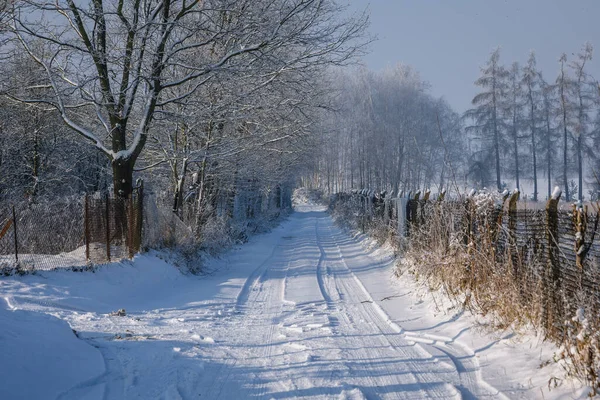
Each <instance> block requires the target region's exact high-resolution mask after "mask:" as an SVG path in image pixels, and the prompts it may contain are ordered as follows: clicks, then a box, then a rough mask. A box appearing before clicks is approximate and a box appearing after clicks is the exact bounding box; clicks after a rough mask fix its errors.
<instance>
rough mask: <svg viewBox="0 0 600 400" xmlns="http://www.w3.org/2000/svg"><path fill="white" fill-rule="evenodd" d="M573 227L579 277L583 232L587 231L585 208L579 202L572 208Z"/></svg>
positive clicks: (581, 270)
mask: <svg viewBox="0 0 600 400" xmlns="http://www.w3.org/2000/svg"><path fill="white" fill-rule="evenodd" d="M573 225H575V255H576V263H577V267H579V272H580V277H581V276H582V275H583V260H584V258H585V254H584V251H583V250H584V249H583V246H584V244H585V232H586V230H587V206H585V208H584V207H583V206H582V204H581V202H579V203H578V204H577V205H575V206H573Z"/></svg>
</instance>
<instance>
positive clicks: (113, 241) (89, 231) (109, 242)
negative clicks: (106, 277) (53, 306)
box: [0, 187, 144, 274]
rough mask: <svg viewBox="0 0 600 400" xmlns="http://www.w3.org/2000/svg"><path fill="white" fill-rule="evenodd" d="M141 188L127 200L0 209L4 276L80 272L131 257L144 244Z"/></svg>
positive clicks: (89, 198)
mask: <svg viewBox="0 0 600 400" xmlns="http://www.w3.org/2000/svg"><path fill="white" fill-rule="evenodd" d="M143 199H144V197H143V188H142V187H139V188H137V189H136V190H135V191H134V192H133V194H132V195H131V196H130V197H129V198H128V199H122V198H118V197H113V196H110V195H107V194H104V195H102V194H98V193H96V194H92V195H85V196H83V197H74V198H66V199H62V200H56V201H52V202H44V203H34V204H27V205H23V206H19V205H14V206H10V207H0V270H2V272H3V273H4V274H12V273H14V272H21V273H23V272H27V271H33V270H52V269H57V268H68V267H71V268H73V267H76V268H83V267H86V266H88V265H91V264H102V263H107V262H111V261H119V260H123V259H126V258H131V257H133V255H134V254H135V253H137V252H139V250H140V248H141V245H142V230H143V210H144V207H143V204H144V200H143Z"/></svg>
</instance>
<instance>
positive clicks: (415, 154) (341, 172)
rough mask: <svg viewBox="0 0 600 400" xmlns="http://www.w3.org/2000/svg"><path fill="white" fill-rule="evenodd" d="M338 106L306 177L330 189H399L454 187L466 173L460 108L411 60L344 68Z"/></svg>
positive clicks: (336, 96)
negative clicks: (436, 93) (432, 87)
mask: <svg viewBox="0 0 600 400" xmlns="http://www.w3.org/2000/svg"><path fill="white" fill-rule="evenodd" d="M334 80H335V81H336V83H337V85H336V87H337V91H336V92H335V93H334V100H333V104H334V107H336V110H337V113H336V114H335V115H334V116H335V117H334V118H330V119H328V120H326V122H325V124H323V125H322V127H321V130H322V132H323V143H322V144H323V145H322V147H321V153H319V154H318V155H317V156H316V157H315V163H314V169H313V171H314V172H313V173H312V174H311V175H309V176H307V178H306V181H307V182H306V184H307V185H311V184H312V185H316V186H319V187H321V188H323V189H325V190H326V191H328V192H330V193H331V192H338V191H347V190H350V189H353V188H374V189H380V190H388V191H394V192H397V193H399V192H401V191H408V190H412V189H415V188H422V187H434V186H435V187H439V188H442V187H448V186H449V185H450V184H451V183H452V182H454V181H456V180H457V179H460V178H461V177H457V176H455V174H457V173H458V172H457V171H464V169H465V160H464V159H463V157H462V156H463V154H464V144H465V143H466V138H465V137H464V135H463V123H462V120H461V116H460V115H459V114H458V113H456V112H455V111H453V110H452V108H451V107H450V106H449V105H448V103H447V102H446V101H445V100H443V99H437V98H434V97H433V96H432V95H430V94H429V93H428V84H427V83H425V82H424V81H422V80H421V78H420V76H419V74H418V73H417V72H416V71H415V70H413V69H412V68H410V67H408V66H405V65H397V66H395V67H392V68H389V69H387V70H385V71H383V72H380V73H375V72H372V71H368V70H366V69H359V70H356V71H355V72H354V73H348V74H337V75H336V78H335V79H334Z"/></svg>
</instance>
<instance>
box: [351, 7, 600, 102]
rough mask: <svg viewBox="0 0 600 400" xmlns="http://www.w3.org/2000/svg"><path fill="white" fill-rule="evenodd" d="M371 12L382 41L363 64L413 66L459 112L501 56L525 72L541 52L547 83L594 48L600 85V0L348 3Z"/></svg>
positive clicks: (595, 72) (373, 27) (375, 67)
mask: <svg viewBox="0 0 600 400" xmlns="http://www.w3.org/2000/svg"><path fill="white" fill-rule="evenodd" d="M348 1H349V2H350V4H351V8H353V9H364V8H365V7H369V8H370V10H371V32H372V33H373V34H375V35H377V36H378V37H379V40H378V41H377V42H375V43H374V44H373V45H372V51H371V53H370V54H369V55H367V56H366V57H365V59H364V61H365V63H366V65H367V66H368V67H369V68H371V69H373V70H379V69H382V68H384V67H385V66H386V65H392V64H396V63H398V62H402V63H404V64H409V65H411V66H413V67H414V68H415V69H416V70H417V71H419V72H420V74H421V77H422V78H423V79H424V80H426V81H428V82H429V83H430V84H431V85H432V89H431V92H432V94H434V95H436V96H444V97H445V98H446V99H447V100H448V101H449V102H450V104H451V105H452V106H453V107H454V108H455V109H456V110H457V111H460V112H462V111H465V110H466V109H467V108H469V107H470V101H471V99H472V98H473V96H474V95H475V94H476V93H477V89H476V87H475V86H474V85H473V82H474V81H475V79H477V77H478V76H479V67H480V66H482V65H484V64H485V62H486V60H487V58H488V56H489V54H490V52H491V51H492V50H493V49H494V48H495V47H496V46H500V47H501V48H502V53H501V59H502V61H503V62H504V63H505V64H506V65H507V66H508V65H510V64H511V63H512V62H513V61H518V62H519V63H521V64H523V63H525V62H526V61H527V58H528V55H529V51H530V50H535V51H536V55H537V59H538V66H539V67H540V68H541V69H542V70H543V72H544V76H545V78H546V79H547V80H552V81H554V79H555V78H556V75H557V72H558V58H559V57H560V54H561V53H563V52H565V53H567V55H568V56H569V58H570V59H571V58H572V57H573V56H572V53H577V52H578V51H579V50H580V48H581V47H582V45H583V44H584V43H585V42H586V41H589V42H591V43H592V44H593V45H594V46H595V57H594V60H593V61H592V63H591V64H590V67H591V68H590V69H589V70H588V71H589V73H591V74H592V75H593V76H594V77H595V78H596V79H600V0H569V1H567V0H564V1H561V0H348Z"/></svg>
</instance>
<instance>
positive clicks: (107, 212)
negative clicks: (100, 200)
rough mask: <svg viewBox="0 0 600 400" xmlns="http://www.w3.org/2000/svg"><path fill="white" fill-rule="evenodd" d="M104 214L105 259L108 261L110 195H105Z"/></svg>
mask: <svg viewBox="0 0 600 400" xmlns="http://www.w3.org/2000/svg"><path fill="white" fill-rule="evenodd" d="M104 199H105V207H104V212H105V214H104V216H105V218H106V259H107V260H108V262H110V203H109V201H110V195H109V194H108V193H106V196H105V198H104Z"/></svg>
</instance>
